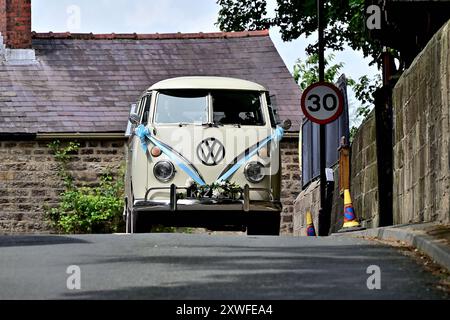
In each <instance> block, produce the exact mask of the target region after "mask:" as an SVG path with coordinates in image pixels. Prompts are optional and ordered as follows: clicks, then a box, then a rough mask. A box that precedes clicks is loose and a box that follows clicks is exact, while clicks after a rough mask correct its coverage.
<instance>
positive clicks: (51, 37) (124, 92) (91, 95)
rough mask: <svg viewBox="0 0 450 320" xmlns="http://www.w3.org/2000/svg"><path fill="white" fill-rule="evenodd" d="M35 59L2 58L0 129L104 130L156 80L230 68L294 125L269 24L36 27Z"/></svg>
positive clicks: (117, 127)
mask: <svg viewBox="0 0 450 320" xmlns="http://www.w3.org/2000/svg"><path fill="white" fill-rule="evenodd" d="M33 48H34V49H35V50H36V58H37V60H38V63H36V64H34V65H26V66H21V65H7V64H5V63H3V64H2V63H1V62H0V134H11V133H32V134H35V133H76V132H79V133H108V132H123V131H124V130H125V128H126V124H127V117H128V112H129V105H130V103H132V102H134V101H135V100H136V99H137V98H138V97H139V95H140V94H141V93H142V92H143V91H144V90H145V89H147V88H148V87H149V86H151V85H152V84H154V83H156V82H157V81H160V80H163V79H166V78H171V77H178V76H195V75H208V76H227V77H236V78H241V79H245V80H250V81H254V82H257V83H260V84H262V85H263V86H265V87H266V88H267V89H269V91H270V92H271V94H275V95H276V96H277V104H278V108H279V114H280V117H281V118H282V119H285V118H290V119H291V120H292V121H293V127H292V128H291V130H290V131H298V130H299V124H300V122H301V111H300V90H299V89H298V86H297V85H296V84H295V82H294V80H293V79H292V76H291V74H290V73H289V71H288V69H287V68H286V66H285V65H284V63H283V61H282V59H281V57H280V55H279V54H278V52H277V50H276V49H275V46H274V44H273V43H272V41H271V39H270V37H269V34H268V32H267V31H253V32H236V33H198V34H180V33H177V34H149V35H139V34H122V35H120V34H109V35H93V34H70V33H62V34H54V33H47V34H36V33H33Z"/></svg>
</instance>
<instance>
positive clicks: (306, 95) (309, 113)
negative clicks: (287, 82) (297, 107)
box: [301, 82, 344, 124]
mask: <svg viewBox="0 0 450 320" xmlns="http://www.w3.org/2000/svg"><path fill="white" fill-rule="evenodd" d="M301 106H302V111H303V114H304V115H305V116H306V117H307V118H308V119H309V120H311V121H312V122H315V123H319V124H327V123H330V122H333V121H334V120H336V119H337V118H338V117H339V116H340V115H341V114H342V111H343V110H344V98H343V96H342V93H341V91H340V90H339V89H338V88H337V87H336V86H334V85H333V84H331V83H328V82H317V83H314V84H312V85H310V86H309V87H308V88H306V89H305V91H304V92H303V95H302V101H301Z"/></svg>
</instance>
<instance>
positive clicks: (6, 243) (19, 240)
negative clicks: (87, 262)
mask: <svg viewBox="0 0 450 320" xmlns="http://www.w3.org/2000/svg"><path fill="white" fill-rule="evenodd" d="M69 243H89V241H85V240H82V239H77V238H72V237H67V236H57V235H55V236H50V235H36V236H30V235H26V236H0V247H28V246H45V245H57V244H69Z"/></svg>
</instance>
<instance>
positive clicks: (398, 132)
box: [393, 21, 450, 224]
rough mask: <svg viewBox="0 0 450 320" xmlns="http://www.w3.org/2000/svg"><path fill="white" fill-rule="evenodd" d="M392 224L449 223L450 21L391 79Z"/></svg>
mask: <svg viewBox="0 0 450 320" xmlns="http://www.w3.org/2000/svg"><path fill="white" fill-rule="evenodd" d="M393 102H394V127H395V131H394V190H393V191H394V204H393V206H394V210H393V211H394V223H396V224H398V223H411V222H427V221H438V222H443V223H450V204H449V202H450V159H449V153H450V151H449V150H450V143H449V140H450V138H449V136H450V135H449V109H450V21H449V22H447V24H446V25H444V26H443V27H442V28H441V29H440V30H439V31H438V32H437V33H436V34H435V35H434V37H433V38H432V39H431V40H430V42H429V43H428V44H427V46H426V47H425V49H424V50H423V51H422V52H421V53H420V54H419V55H418V56H417V57H416V59H415V60H414V62H413V63H412V64H411V66H410V67H409V69H408V70H406V71H405V72H404V73H403V75H402V76H401V78H400V79H399V81H398V82H397V84H396V86H395V88H394V93H393Z"/></svg>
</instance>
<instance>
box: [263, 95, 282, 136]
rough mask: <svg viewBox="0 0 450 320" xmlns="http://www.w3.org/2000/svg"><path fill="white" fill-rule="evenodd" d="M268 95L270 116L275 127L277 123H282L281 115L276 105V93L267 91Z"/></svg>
mask: <svg viewBox="0 0 450 320" xmlns="http://www.w3.org/2000/svg"><path fill="white" fill-rule="evenodd" d="M266 96H267V105H268V107H269V116H270V125H271V126H272V128H275V127H276V126H277V124H279V123H281V121H280V117H279V115H278V112H277V111H278V110H277V106H276V98H275V96H274V95H272V96H271V95H270V94H269V92H266Z"/></svg>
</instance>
